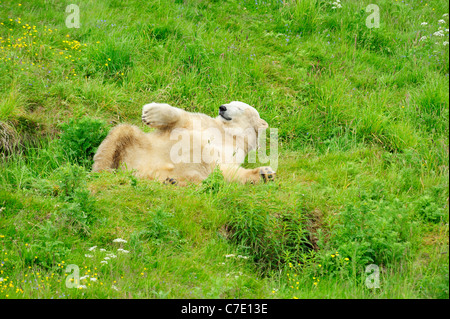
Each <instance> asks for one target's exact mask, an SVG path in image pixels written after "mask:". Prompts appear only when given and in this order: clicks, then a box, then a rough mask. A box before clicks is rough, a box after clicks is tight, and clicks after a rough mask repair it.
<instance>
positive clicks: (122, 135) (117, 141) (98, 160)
mask: <svg viewBox="0 0 450 319" xmlns="http://www.w3.org/2000/svg"><path fill="white" fill-rule="evenodd" d="M145 140H146V136H145V133H144V132H142V131H141V130H140V129H139V128H138V127H137V126H134V125H128V124H120V125H118V126H116V127H115V128H113V129H112V130H111V131H110V132H109V134H108V136H107V137H106V138H105V139H104V140H103V142H102V143H101V144H100V146H99V147H98V150H97V153H96V154H95V156H94V165H93V166H92V171H94V172H99V171H102V170H111V169H116V168H118V167H119V165H120V162H121V160H122V159H123V158H124V156H125V154H126V151H127V148H129V147H130V146H132V145H133V146H135V145H136V146H143V144H144V143H145Z"/></svg>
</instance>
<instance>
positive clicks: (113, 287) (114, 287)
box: [111, 285, 119, 291]
mask: <svg viewBox="0 0 450 319" xmlns="http://www.w3.org/2000/svg"><path fill="white" fill-rule="evenodd" d="M111 288H112V289H114V290H116V291H119V289H117V287H116V286H114V285H112V286H111Z"/></svg>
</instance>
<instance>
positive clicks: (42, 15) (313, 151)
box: [0, 0, 449, 298]
mask: <svg viewBox="0 0 450 319" xmlns="http://www.w3.org/2000/svg"><path fill="white" fill-rule="evenodd" d="M78 5H79V7H80V12H81V27H80V28H79V29H76V28H73V29H69V28H67V27H66V26H65V24H64V19H63V18H62V17H63V16H64V12H65V11H64V9H65V5H64V4H63V3H52V4H49V3H47V2H44V1H33V2H23V3H20V5H19V4H18V3H16V2H12V1H6V2H5V1H3V2H2V3H1V4H0V8H1V9H2V10H3V11H2V12H4V13H5V14H4V15H2V17H0V38H1V39H0V71H1V72H0V97H1V99H0V152H1V156H0V161H1V162H0V217H1V218H0V253H1V255H0V263H1V265H2V267H1V268H2V269H1V273H0V279H3V280H0V298H294V297H295V298H448V258H447V257H446V256H447V253H448V158H449V157H448V143H449V142H448V133H449V132H448V130H449V126H448V100H449V94H448V48H449V46H448V32H447V31H446V30H447V29H448V25H449V22H448V21H449V20H448V15H445V14H447V13H448V3H444V2H443V1H428V2H427V3H425V2H424V3H418V2H417V3H405V2H400V1H396V2H393V1H379V3H377V5H378V6H379V7H380V28H379V29H368V28H367V27H366V25H365V19H366V18H367V16H368V14H369V13H367V12H366V11H365V5H366V4H364V3H362V2H360V1H342V3H341V5H342V6H341V7H338V6H336V5H335V4H333V1H316V0H305V1H303V0H302V1H297V0H292V1H278V0H276V1H275V0H268V1H254V0H251V1H250V0H242V1H235V0H230V1H222V2H221V1H147V2H140V1H96V2H80V3H79V4H78ZM333 7H334V8H333ZM440 20H441V21H440ZM422 22H426V24H423V23H422ZM439 30H440V31H442V36H440V35H439V34H440V33H439V32H438V31H439ZM436 32H438V34H437V35H436V34H435V33H436ZM446 42H447V44H446ZM232 100H241V101H244V102H246V103H249V104H251V105H253V106H255V107H256V108H257V109H258V111H259V112H260V114H261V117H262V118H264V119H265V120H266V121H267V122H268V123H269V125H270V126H271V127H274V128H277V129H278V133H279V150H280V154H279V170H278V172H277V178H278V179H277V181H276V182H274V183H270V184H262V185H254V186H252V187H248V186H242V185H237V184H233V183H225V182H224V181H223V176H221V174H220V172H215V173H214V174H212V175H211V176H210V178H208V179H207V180H205V181H204V182H203V183H202V184H200V185H190V186H188V187H184V188H180V187H167V186H165V185H161V184H159V183H156V182H152V181H146V180H141V179H138V178H136V177H135V176H134V175H133V174H132V173H130V172H127V171H121V170H119V171H116V172H113V173H104V174H103V173H102V174H99V173H92V172H90V166H91V163H92V156H93V154H94V153H95V150H96V148H97V146H98V145H99V143H100V142H101V140H102V138H103V137H104V136H105V134H106V133H107V132H108V130H109V128H110V127H113V126H114V125H116V124H118V123H123V122H127V123H131V124H135V125H140V112H141V107H142V105H143V104H145V103H149V102H152V101H154V102H165V103H169V104H171V105H174V106H177V107H180V108H182V109H185V110H187V111H192V112H203V113H206V114H208V115H211V116H215V115H216V114H217V109H218V107H219V106H220V105H221V104H223V103H226V102H229V101H232ZM141 127H142V126H141ZM142 128H143V129H144V130H146V128H144V127H142ZM255 165H257V164H249V163H246V164H245V166H246V167H255ZM117 238H121V239H125V240H126V242H120V241H119V242H115V241H114V240H115V239H117ZM93 247H94V248H93ZM68 264H73V265H77V266H78V267H79V268H80V271H81V272H80V273H81V275H80V276H82V277H84V279H82V281H81V284H82V285H83V286H85V288H83V287H82V288H81V289H73V288H68V287H67V286H66V277H67V276H65V275H66V272H65V271H66V269H67V265H68ZM368 264H376V265H377V266H378V267H379V269H380V270H381V272H380V281H381V287H380V288H376V289H372V288H369V287H368V286H366V284H365V281H366V278H367V276H368V274H367V273H366V272H365V269H366V267H367V265H368ZM91 278H92V279H91ZM5 279H6V280H5ZM30 279H32V280H30Z"/></svg>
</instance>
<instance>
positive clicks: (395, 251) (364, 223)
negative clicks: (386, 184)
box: [321, 192, 417, 270]
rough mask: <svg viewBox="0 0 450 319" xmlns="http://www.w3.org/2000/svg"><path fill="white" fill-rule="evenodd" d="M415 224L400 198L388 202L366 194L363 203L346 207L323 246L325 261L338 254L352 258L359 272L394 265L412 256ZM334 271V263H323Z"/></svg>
mask: <svg viewBox="0 0 450 319" xmlns="http://www.w3.org/2000/svg"><path fill="white" fill-rule="evenodd" d="M416 227H417V225H416V223H415V222H412V221H411V220H410V217H409V212H408V210H407V208H406V205H405V204H404V203H402V202H401V201H399V200H398V199H393V200H389V199H388V200H387V199H385V198H380V197H379V195H376V194H375V195H374V194H373V193H372V192H367V193H363V194H362V195H361V201H360V202H358V203H356V204H349V205H346V207H345V209H344V210H343V211H341V212H340V214H339V224H337V225H335V226H334V227H333V229H332V230H331V233H330V238H329V240H328V242H327V243H326V244H325V245H323V247H321V248H322V249H323V253H324V255H323V256H324V258H325V259H329V256H330V255H333V254H335V253H336V252H338V253H339V254H340V255H341V256H343V257H346V258H350V259H351V260H352V262H353V263H354V264H355V265H357V267H358V269H359V270H361V269H363V267H364V266H366V265H367V264H370V263H375V264H378V265H381V264H383V265H386V264H391V263H394V262H396V261H399V260H402V259H403V258H405V257H407V256H409V255H410V254H411V251H412V250H413V249H414V242H413V241H412V240H411V233H413V232H414V231H415V229H416ZM323 263H324V265H325V266H328V267H330V268H331V269H333V267H334V266H333V264H332V263H327V262H326V261H325V260H324V261H323Z"/></svg>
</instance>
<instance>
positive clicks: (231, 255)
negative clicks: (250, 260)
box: [225, 254, 235, 258]
mask: <svg viewBox="0 0 450 319" xmlns="http://www.w3.org/2000/svg"><path fill="white" fill-rule="evenodd" d="M234 256H235V255H234V254H229V255H225V258H230V257H234Z"/></svg>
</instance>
